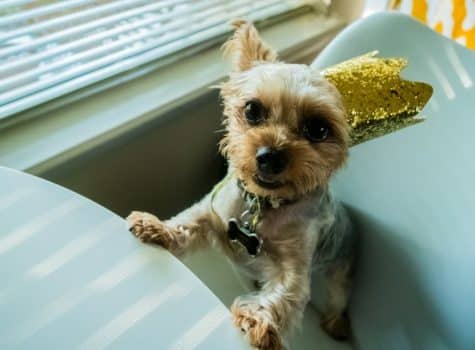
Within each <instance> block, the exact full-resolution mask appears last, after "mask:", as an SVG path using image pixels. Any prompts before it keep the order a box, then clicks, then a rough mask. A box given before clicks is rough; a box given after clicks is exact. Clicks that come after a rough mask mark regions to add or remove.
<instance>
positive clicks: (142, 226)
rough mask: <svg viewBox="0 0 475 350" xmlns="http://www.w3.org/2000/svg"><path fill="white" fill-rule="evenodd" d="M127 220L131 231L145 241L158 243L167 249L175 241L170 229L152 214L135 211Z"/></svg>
mask: <svg viewBox="0 0 475 350" xmlns="http://www.w3.org/2000/svg"><path fill="white" fill-rule="evenodd" d="M126 221H127V228H128V229H129V231H130V232H132V233H133V234H134V235H135V236H136V237H137V238H138V239H140V240H141V241H142V242H144V243H153V244H158V245H160V246H162V247H164V248H166V249H169V248H170V246H171V245H172V243H173V235H172V233H171V231H170V229H169V228H168V227H167V226H166V225H165V224H164V223H163V222H161V221H160V220H159V219H158V218H157V217H156V216H154V215H152V214H149V213H145V212H140V211H133V212H132V213H130V215H129V216H128V217H127V218H126Z"/></svg>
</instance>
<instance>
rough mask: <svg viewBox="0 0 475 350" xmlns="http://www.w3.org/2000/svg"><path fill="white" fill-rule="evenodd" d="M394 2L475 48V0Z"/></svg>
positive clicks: (463, 43)
mask: <svg viewBox="0 0 475 350" xmlns="http://www.w3.org/2000/svg"><path fill="white" fill-rule="evenodd" d="M393 4H394V6H395V7H398V8H400V9H401V11H403V12H408V13H410V14H411V15H412V16H414V17H415V18H417V19H419V20H420V21H422V22H424V23H426V24H427V25H429V26H430V27H432V28H433V29H434V30H436V31H437V32H439V33H441V34H444V35H446V36H448V37H450V38H452V39H454V40H456V41H457V42H459V43H460V44H462V45H465V46H467V47H468V48H470V49H475V0H402V1H394V2H393Z"/></svg>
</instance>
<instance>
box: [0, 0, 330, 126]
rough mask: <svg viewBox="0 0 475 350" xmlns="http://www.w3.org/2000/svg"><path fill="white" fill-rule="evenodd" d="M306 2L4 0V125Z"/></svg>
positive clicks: (0, 79) (0, 30) (0, 22)
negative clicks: (234, 25) (244, 21)
mask: <svg viewBox="0 0 475 350" xmlns="http://www.w3.org/2000/svg"><path fill="white" fill-rule="evenodd" d="M322 1H323V0H322ZM314 2H315V1H311V3H314ZM317 2H318V1H317ZM308 4H309V2H303V1H302V0H158V1H157V0H155V1H151V0H63V1H58V0H36V1H34V0H3V1H0V119H2V118H6V117H8V116H11V115H13V114H15V113H18V112H21V111H23V110H26V109H28V108H31V107H33V106H35V105H38V104H41V103H44V102H47V101H49V100H51V99H54V98H56V97H58V96H61V95H64V94H67V93H69V92H71V91H74V90H77V89H80V88H83V87H85V86H88V85H91V84H94V83H96V82H98V81H100V80H103V79H106V78H108V77H111V76H113V75H116V74H119V73H123V72H125V71H127V70H130V69H133V68H136V67H138V66H140V65H143V64H145V63H147V62H151V61H155V60H159V59H161V58H164V57H166V56H170V55H171V54H173V53H176V52H178V51H180V50H183V49H185V48H188V47H190V46H194V45H197V44H202V43H204V42H207V41H209V40H210V39H212V38H216V37H218V36H221V35H223V34H225V33H226V32H228V31H229V30H230V27H229V22H230V21H231V20H232V19H234V18H237V17H245V18H248V19H251V20H254V21H256V20H263V19H267V18H270V17H272V16H276V15H279V14H282V13H285V12H287V11H290V10H294V9H296V8H298V7H301V6H304V5H308Z"/></svg>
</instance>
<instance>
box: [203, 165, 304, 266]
mask: <svg viewBox="0 0 475 350" xmlns="http://www.w3.org/2000/svg"><path fill="white" fill-rule="evenodd" d="M231 178H232V176H231V173H229V174H228V175H227V176H226V177H225V178H224V179H223V180H222V181H221V182H219V183H218V184H217V185H216V186H215V187H214V189H213V190H212V192H211V209H212V211H213V212H214V213H215V215H218V214H217V213H216V211H215V210H214V206H213V203H214V199H215V197H216V195H217V194H218V192H219V191H220V190H221V188H222V187H223V186H224V185H225V184H226V183H227V182H228V181H229V180H230V179H231ZM237 185H238V188H239V190H240V192H241V196H242V198H243V200H244V211H243V212H242V213H241V215H240V216H239V217H232V218H230V219H229V221H228V232H227V233H228V238H229V240H230V241H231V242H232V243H236V244H239V245H240V246H242V247H243V248H245V249H246V251H247V253H248V254H249V255H250V256H252V257H256V256H257V255H259V253H260V252H261V250H262V245H263V239H262V237H260V236H259V234H258V232H257V226H258V224H259V222H260V220H261V219H262V212H263V210H264V209H271V208H273V209H276V208H279V207H281V206H282V205H287V204H292V203H294V202H296V201H295V200H287V199H273V198H264V197H261V196H258V195H256V194H254V193H251V192H249V191H247V190H246V188H245V184H244V182H243V181H242V180H239V179H238V180H237Z"/></svg>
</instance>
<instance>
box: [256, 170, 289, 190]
mask: <svg viewBox="0 0 475 350" xmlns="http://www.w3.org/2000/svg"><path fill="white" fill-rule="evenodd" d="M252 180H253V181H254V182H255V183H256V184H257V185H259V186H260V187H262V188H266V189H269V190H273V189H276V188H279V187H282V186H283V185H284V184H283V183H282V182H280V181H277V180H275V179H271V178H267V177H264V176H262V175H260V174H255V175H254V176H253V177H252Z"/></svg>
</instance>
